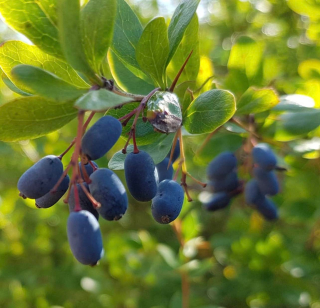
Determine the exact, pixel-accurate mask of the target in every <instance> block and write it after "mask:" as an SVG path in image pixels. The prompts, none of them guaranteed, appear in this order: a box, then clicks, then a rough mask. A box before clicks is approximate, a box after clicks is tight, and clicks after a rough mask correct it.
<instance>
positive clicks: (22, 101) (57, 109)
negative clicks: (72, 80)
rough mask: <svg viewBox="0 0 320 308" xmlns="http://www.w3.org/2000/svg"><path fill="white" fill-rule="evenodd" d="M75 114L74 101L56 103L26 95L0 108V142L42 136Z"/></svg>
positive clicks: (57, 127) (63, 123)
mask: <svg viewBox="0 0 320 308" xmlns="http://www.w3.org/2000/svg"><path fill="white" fill-rule="evenodd" d="M76 115H77V110H76V109H75V108H74V107H73V102H66V103H61V104H57V103H54V102H50V101H48V100H46V99H44V98H42V97H38V96H28V97H23V98H18V99H15V100H13V101H11V102H9V103H7V104H4V105H2V106H0V140H2V141H18V140H26V139H30V138H37V137H40V136H44V135H46V134H48V133H50V132H52V131H55V130H57V129H59V128H60V127H62V126H64V125H65V124H67V123H68V122H69V121H71V120H72V119H73V118H74V117H75V116H76Z"/></svg>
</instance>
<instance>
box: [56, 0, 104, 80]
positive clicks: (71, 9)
mask: <svg viewBox="0 0 320 308" xmlns="http://www.w3.org/2000/svg"><path fill="white" fill-rule="evenodd" d="M57 3H58V21H59V23H58V24H59V35H60V42H61V46H62V50H63V53H64V56H65V57H66V59H67V61H68V63H70V65H71V66H72V67H73V68H74V69H75V70H77V71H79V72H82V73H83V74H85V75H86V76H87V77H88V78H89V80H90V81H91V82H92V83H94V84H95V83H97V84H101V83H102V81H101V80H100V79H99V77H98V76H97V75H96V74H95V73H94V71H93V70H92V68H91V67H90V65H89V62H88V60H87V57H86V53H85V50H84V47H83V44H82V37H81V29H80V1H79V0H58V1H57Z"/></svg>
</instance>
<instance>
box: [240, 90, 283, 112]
mask: <svg viewBox="0 0 320 308" xmlns="http://www.w3.org/2000/svg"><path fill="white" fill-rule="evenodd" d="M278 103H279V97H278V95H277V93H276V92H275V90H274V89H271V88H263V89H257V88H255V87H251V88H249V89H248V90H247V91H246V92H245V93H244V94H243V95H242V96H241V98H240V100H239V102H238V103H237V114H249V113H259V112H263V111H266V110H269V109H271V108H273V107H274V106H276V105H277V104H278Z"/></svg>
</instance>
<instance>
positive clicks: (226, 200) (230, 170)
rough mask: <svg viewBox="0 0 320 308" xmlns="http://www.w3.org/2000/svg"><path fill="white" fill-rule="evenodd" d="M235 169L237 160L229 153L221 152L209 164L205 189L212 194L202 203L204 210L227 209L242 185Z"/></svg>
mask: <svg viewBox="0 0 320 308" xmlns="http://www.w3.org/2000/svg"><path fill="white" fill-rule="evenodd" d="M236 169H237V158H236V157H235V155H234V154H233V153H231V152H223V153H221V154H220V155H218V156H217V157H216V158H215V159H214V160H212V161H211V162H210V164H209V165H208V168H207V177H208V179H209V182H208V185H207V187H209V190H210V191H211V193H212V194H210V196H209V198H208V200H207V201H206V202H204V203H203V206H204V207H205V209H206V210H208V211H216V210H220V209H223V208H225V207H227V206H228V205H229V204H230V202H231V199H232V197H234V196H236V195H237V194H238V193H239V192H240V191H241V187H242V183H241V182H240V181H239V179H238V175H237V170H236Z"/></svg>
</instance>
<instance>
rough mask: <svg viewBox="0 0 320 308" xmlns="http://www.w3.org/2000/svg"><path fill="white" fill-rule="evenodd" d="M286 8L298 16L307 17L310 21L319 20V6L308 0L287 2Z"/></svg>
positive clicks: (289, 0)
mask: <svg viewBox="0 0 320 308" xmlns="http://www.w3.org/2000/svg"><path fill="white" fill-rule="evenodd" d="M287 2H288V6H289V7H290V8H291V9H292V10H293V11H295V12H296V13H298V14H301V15H308V16H309V17H310V18H311V19H312V20H318V19H319V18H320V4H319V3H318V2H317V1H309V0H300V1H296V0H288V1H287Z"/></svg>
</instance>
